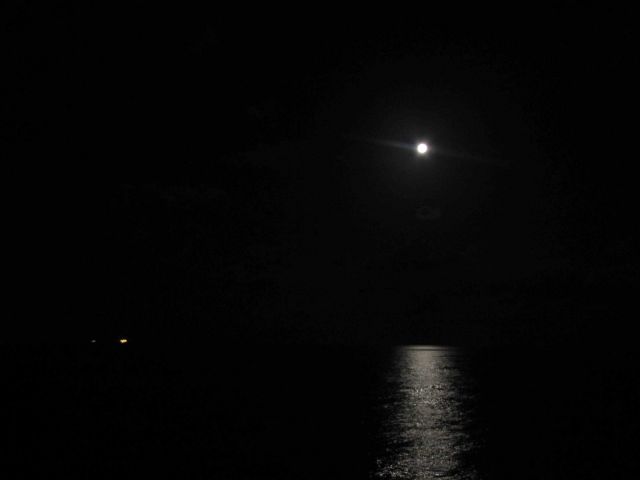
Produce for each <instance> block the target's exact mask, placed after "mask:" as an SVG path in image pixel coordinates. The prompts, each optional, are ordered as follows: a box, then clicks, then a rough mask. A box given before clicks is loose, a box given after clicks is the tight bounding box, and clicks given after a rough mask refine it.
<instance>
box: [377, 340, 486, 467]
mask: <svg viewBox="0 0 640 480" xmlns="http://www.w3.org/2000/svg"><path fill="white" fill-rule="evenodd" d="M455 355H456V351H455V350H454V349H450V348H441V347H402V348H399V349H398V351H397V356H396V359H395V362H394V365H393V367H392V368H391V369H390V371H389V374H388V376H387V378H386V386H385V389H384V393H383V394H382V397H383V398H381V399H380V403H379V408H381V409H383V410H384V411H383V412H382V413H383V416H384V418H385V421H384V423H383V428H382V437H383V438H382V444H383V446H384V447H383V451H382V454H381V455H380V456H379V457H378V459H377V461H376V472H375V477H376V478H380V479H404V478H407V479H431V478H454V479H477V478H479V476H478V475H477V473H476V472H475V470H474V469H473V468H472V467H471V466H470V465H468V464H465V462H464V461H463V457H464V456H465V455H467V454H469V453H470V452H471V451H472V450H474V449H475V448H476V447H477V445H476V442H475V441H474V439H473V438H471V435H470V434H469V427H470V423H471V421H472V420H471V418H470V415H469V413H470V412H469V411H468V409H469V407H468V405H469V402H467V400H468V399H469V398H468V396H469V395H470V393H465V392H468V390H469V389H468V387H469V385H468V383H469V380H468V379H467V378H466V377H465V375H464V374H463V372H461V371H460V368H459V367H458V366H457V365H456V362H455Z"/></svg>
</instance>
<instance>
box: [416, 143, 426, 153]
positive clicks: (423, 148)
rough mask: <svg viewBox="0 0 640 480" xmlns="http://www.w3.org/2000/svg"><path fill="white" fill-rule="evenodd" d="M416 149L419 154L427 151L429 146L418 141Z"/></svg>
mask: <svg viewBox="0 0 640 480" xmlns="http://www.w3.org/2000/svg"><path fill="white" fill-rule="evenodd" d="M416 150H417V151H418V153H419V154H420V155H424V154H425V153H427V150H429V147H428V146H427V144H426V143H419V144H418V146H417V147H416Z"/></svg>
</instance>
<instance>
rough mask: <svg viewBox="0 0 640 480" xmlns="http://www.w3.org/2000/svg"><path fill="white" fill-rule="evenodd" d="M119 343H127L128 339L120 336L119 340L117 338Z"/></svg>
mask: <svg viewBox="0 0 640 480" xmlns="http://www.w3.org/2000/svg"><path fill="white" fill-rule="evenodd" d="M118 341H119V342H120V343H122V344H125V343H128V342H129V340H127V339H126V338H121V339H120V340H118Z"/></svg>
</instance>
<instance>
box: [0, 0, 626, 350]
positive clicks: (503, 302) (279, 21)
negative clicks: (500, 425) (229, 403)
mask: <svg viewBox="0 0 640 480" xmlns="http://www.w3.org/2000/svg"><path fill="white" fill-rule="evenodd" d="M394 9H395V10H396V11H395V12H393V13H392V12H391V11H392V10H394ZM384 10H385V11H379V12H369V11H362V12H361V13H360V14H359V15H348V14H347V12H345V11H342V10H339V9H332V8H330V7H328V6H324V7H321V6H314V7H313V8H312V7H311V6H307V8H305V9H300V10H288V9H287V10H283V11H276V10H275V9H274V10H269V11H265V12H259V11H254V10H252V9H251V8H249V7H247V10H246V11H245V12H228V11H223V10H222V9H221V8H220V7H219V6H216V5H214V4H213V3H210V4H209V3H205V2H202V3H201V4H199V5H194V6H189V7H187V6H184V7H183V6H176V5H174V6H172V7H169V8H165V7H158V6H157V5H155V4H149V5H147V6H144V5H140V4H138V3H136V4H135V6H132V5H127V7H126V8H125V9H120V8H116V7H111V6H107V7H104V8H102V7H100V8H98V7H95V8H94V7H86V6H83V7H78V8H70V7H69V8H68V7H61V6H52V5H45V6H36V5H34V4H30V3H28V2H8V3H7V5H5V6H3V7H2V13H1V14H0V16H1V17H2V23H3V31H4V32H5V34H7V35H6V37H5V38H7V41H3V42H2V45H3V46H2V52H3V53H2V54H3V57H5V59H6V60H5V61H4V62H3V63H4V66H5V68H4V72H5V73H3V76H4V77H5V78H8V79H9V89H4V90H3V101H2V109H3V115H2V130H1V133H2V141H3V146H2V156H3V158H4V159H5V163H6V165H9V166H10V169H11V170H12V171H13V172H14V173H15V177H14V178H15V180H14V181H11V182H10V185H9V187H8V189H7V193H8V195H9V202H8V205H9V207H10V208H9V210H10V213H9V225H10V226H9V228H8V231H7V233H6V235H9V236H10V238H11V239H12V242H10V243H11V245H12V247H10V248H11V250H10V251H9V252H10V254H11V256H13V257H15V258H16V259H17V260H18V262H17V263H18V266H17V267H16V268H15V270H14V271H15V274H14V277H15V281H14V282H12V283H14V284H16V285H18V288H19V289H21V290H23V288H22V287H26V291H27V292H28V294H27V298H26V299H25V300H24V301H22V300H21V302H20V306H19V311H20V312H22V313H21V314H19V315H17V316H16V323H19V325H16V326H17V327H18V331H19V333H17V334H16V337H15V338H17V339H19V341H23V340H25V341H32V340H38V341H41V340H45V341H59V340H72V341H81V342H84V341H89V339H91V338H99V339H113V338H118V337H121V336H127V337H130V338H131V339H135V341H140V342H162V341H166V340H168V339H170V340H172V341H185V342H197V341H203V340H205V341H221V342H226V341H257V342H262V341H266V342H322V343H325V342H328V343H334V342H337V343H449V344H458V343H459V344H473V343H476V342H478V343H484V344H495V343H498V344H502V343H549V342H556V341H560V342H565V341H577V342H588V341H591V340H593V339H596V338H597V339H602V338H607V339H614V340H622V339H624V338H625V337H626V335H625V332H626V329H627V327H628V325H627V323H626V321H625V320H624V319H623V318H622V317H623V315H622V312H625V309H626V308H627V307H629V306H630V305H631V300H629V299H630V298H631V296H630V294H631V292H632V288H633V285H634V282H635V281H636V277H637V269H636V263H635V254H634V253H633V251H634V248H633V247H634V245H633V241H632V231H633V229H634V224H635V210H634V209H633V207H632V205H633V200H634V199H635V198H634V197H635V195H632V193H633V191H634V187H635V183H636V180H635V177H634V176H633V175H632V174H631V171H632V168H631V165H632V163H633V162H634V161H635V153H634V152H635V147H634V146H632V145H631V140H632V139H633V138H634V137H635V135H634V133H635V131H634V132H632V128H633V126H634V122H633V117H632V114H633V112H634V111H635V108H634V107H633V106H632V102H633V100H632V91H633V92H635V90H636V89H635V82H634V80H633V78H632V76H631V72H632V70H633V68H632V67H633V64H634V63H636V62H635V59H634V57H635V52H633V50H632V46H631V44H632V43H633V42H632V38H631V33H632V28H633V27H634V25H633V23H632V22H633V17H632V16H631V14H630V12H628V11H625V10H624V9H616V8H613V7H604V6H600V7H586V8H585V7H582V6H578V5H575V6H572V7H566V8H558V7H555V8H549V9H542V8H538V9H533V7H530V8H524V7H518V8H515V7H514V8H513V9H511V10H502V9H497V8H496V9H486V8H485V7H484V6H483V8H480V7H476V8H475V9H474V10H466V7H462V6H459V7H457V8H451V9H444V8H431V7H430V8H424V9H420V10H416V11H413V10H410V9H408V8H406V7H405V8H401V7H400V6H395V5H388V6H386V7H385V9H384ZM5 96H6V97H5ZM419 140H426V141H427V142H428V144H429V146H430V151H429V153H428V154H427V155H426V156H423V157H419V156H418V155H416V154H415V152H412V151H410V150H405V149H402V148H398V147H394V146H392V145H391V144H393V143H394V142H395V143H404V144H407V145H416V144H417V141H419ZM425 212H427V213H428V215H425ZM425 217H427V218H425ZM43 306H44V307H45V310H46V313H45V314H41V313H40V314H35V313H34V312H33V311H32V309H33V307H37V308H38V309H39V308H41V307H43Z"/></svg>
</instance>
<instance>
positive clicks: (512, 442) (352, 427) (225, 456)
mask: <svg viewBox="0 0 640 480" xmlns="http://www.w3.org/2000/svg"><path fill="white" fill-rule="evenodd" d="M93 347H94V346H91V347H86V348H85V347H82V348H78V347H67V348H42V347H30V348H18V347H12V348H4V349H3V350H2V355H3V358H2V361H3V372H2V373H3V378H4V384H5V387H7V388H6V389H5V394H4V398H3V410H2V421H3V425H4V429H3V431H4V436H5V444H6V445H9V446H10V447H9V448H8V449H5V450H3V451H2V453H0V458H1V459H2V469H3V470H6V471H9V470H10V471H16V472H21V476H23V477H26V476H29V475H33V474H35V473H39V474H42V473H47V474H48V475H50V476H53V475H54V474H56V475H57V474H65V473H74V474H80V475H82V476H84V477H86V478H96V477H98V478H114V476H120V475H127V476H129V475H148V474H162V475H169V476H171V477H175V478H223V479H224V478H229V479H232V478H234V479H245V478H246V479H250V478H256V479H257V478H261V479H264V478H283V479H287V478H296V479H299V478H302V479H303V478H309V479H316V478H355V479H357V478H363V479H364V478H369V479H405V478H406V479H430V478H450V479H482V478H486V479H491V478H498V479H501V478H532V479H533V478H622V477H626V476H629V475H631V474H632V473H633V472H634V471H635V469H636V468H637V467H638V461H637V458H636V457H637V456H636V454H635V440H636V438H637V437H638V434H639V433H638V414H637V407H638V400H639V399H640V396H639V389H638V385H637V369H636V366H635V365H636V363H635V355H634V354H632V353H628V352H620V351H617V352H616V351H612V349H603V348H596V347H594V348H592V349H584V350H581V351H580V352H576V351H575V350H573V351H570V352H569V351H565V352H558V351H542V350H535V351H534V350H528V351H515V350H501V351H500V350H483V351H475V352H472V351H467V350H456V349H452V348H443V347H431V346H411V347H398V348H389V349H354V348H350V349H347V348H328V347H313V348H311V347H309V348H302V347H295V348H293V347H286V348H285V347H264V346H262V347H254V346H234V347H232V348H231V347H227V348H224V349H222V348H220V347H218V348H216V349H213V348H211V347H203V346H202V345H199V346H197V347H193V348H184V347H181V348H177V347H175V346H174V347H172V346H169V345H167V346H163V347H162V348H160V347H157V346H156V347H153V348H149V347H140V346H137V345H134V344H129V345H126V346H113V347H109V348H104V347H100V346H95V348H93ZM7 478H9V477H7ZM11 478H17V477H11Z"/></svg>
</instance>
